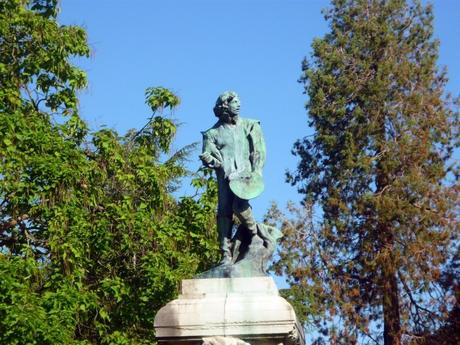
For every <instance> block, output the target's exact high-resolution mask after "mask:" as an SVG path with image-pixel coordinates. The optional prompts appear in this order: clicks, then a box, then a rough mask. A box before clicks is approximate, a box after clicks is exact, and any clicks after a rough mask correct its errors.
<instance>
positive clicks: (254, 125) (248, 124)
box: [241, 118, 260, 133]
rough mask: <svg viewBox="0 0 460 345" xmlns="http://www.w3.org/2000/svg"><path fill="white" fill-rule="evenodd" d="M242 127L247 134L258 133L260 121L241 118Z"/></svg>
mask: <svg viewBox="0 0 460 345" xmlns="http://www.w3.org/2000/svg"><path fill="white" fill-rule="evenodd" d="M241 120H243V126H244V127H245V128H246V130H247V131H248V133H252V132H253V131H257V132H258V131H260V121H259V120H256V119H249V118H242V119H241Z"/></svg>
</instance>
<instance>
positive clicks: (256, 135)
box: [249, 121, 266, 175]
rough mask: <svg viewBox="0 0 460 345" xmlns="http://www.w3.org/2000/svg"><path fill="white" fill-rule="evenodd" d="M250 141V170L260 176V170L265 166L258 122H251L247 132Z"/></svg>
mask: <svg viewBox="0 0 460 345" xmlns="http://www.w3.org/2000/svg"><path fill="white" fill-rule="evenodd" d="M249 138H250V141H251V146H252V147H251V163H252V170H253V171H254V172H256V173H258V174H260V175H262V169H263V167H264V165H265V156H266V149H265V140H264V136H263V133H262V128H261V126H260V121H253V122H252V123H251V128H250V132H249Z"/></svg>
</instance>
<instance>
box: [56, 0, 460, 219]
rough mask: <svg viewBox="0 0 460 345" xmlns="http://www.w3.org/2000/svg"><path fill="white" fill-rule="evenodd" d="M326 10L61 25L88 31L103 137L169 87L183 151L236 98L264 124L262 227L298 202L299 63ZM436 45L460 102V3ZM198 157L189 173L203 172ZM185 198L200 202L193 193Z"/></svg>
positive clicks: (94, 114) (193, 7)
mask: <svg viewBox="0 0 460 345" xmlns="http://www.w3.org/2000/svg"><path fill="white" fill-rule="evenodd" d="M328 4H329V1H326V0H232V1H224V0H193V1H192V0H182V1H180V0H168V1H166V0H162V1H161V0H130V1H128V0H123V1H122V0H98V1H94V0H62V1H61V5H62V11H61V15H60V19H59V20H60V22H61V23H62V24H76V25H81V26H83V27H84V28H85V29H86V30H87V32H88V35H89V43H90V46H91V48H92V56H91V58H90V59H87V60H86V61H80V60H79V61H78V65H80V66H81V67H82V68H83V69H84V70H85V71H87V73H88V77H89V87H88V89H87V90H85V91H83V92H82V93H81V113H82V115H83V117H84V118H85V119H86V120H87V121H88V122H89V124H90V126H91V127H92V128H93V129H95V128H97V127H98V126H101V125H106V126H108V127H111V128H115V129H116V130H118V131H120V132H122V133H124V132H125V131H126V130H127V129H129V128H140V127H142V126H143V125H144V124H145V123H146V121H147V118H148V116H149V115H150V114H149V109H148V108H147V106H145V105H144V90H145V88H146V87H149V86H164V87H167V88H170V89H171V90H173V91H174V92H175V93H176V94H177V95H178V96H179V97H180V98H181V101H182V103H181V105H180V107H179V108H178V109H177V111H176V113H175V118H176V119H178V120H179V122H182V123H183V125H182V127H181V128H180V130H179V133H178V137H177V141H176V144H175V145H176V148H180V147H182V146H184V145H186V144H189V143H192V142H195V141H201V134H200V131H203V130H205V129H207V128H209V127H211V126H212V125H213V124H214V122H215V117H214V114H213V112H212V108H213V105H214V103H215V100H216V98H217V96H218V95H219V94H220V93H222V92H223V91H225V90H234V91H236V92H238V93H239V95H240V98H241V103H242V106H241V114H242V116H244V117H250V118H256V119H259V120H261V123H262V127H263V130H264V134H265V139H266V142H267V163H266V167H265V171H264V175H265V185H266V189H265V192H264V193H263V195H262V196H260V197H259V198H257V199H255V200H253V202H252V205H253V207H254V210H255V213H256V216H257V218H259V220H260V219H261V218H262V216H263V214H264V213H265V211H266V209H267V208H268V206H269V204H270V201H271V200H276V201H278V202H279V203H280V205H284V204H285V202H286V201H287V200H290V199H291V200H299V198H300V197H299V196H298V194H297V192H296V190H295V188H293V187H290V186H289V185H288V184H286V183H285V182H284V174H285V171H286V169H293V168H294V167H295V163H296V158H295V157H293V156H292V155H291V154H290V150H291V148H292V144H293V143H294V141H295V140H296V139H298V138H301V137H303V136H305V135H308V134H311V133H312V132H311V130H310V129H309V128H308V127H307V117H306V111H305V109H304V104H305V101H306V96H305V95H303V94H302V91H303V89H302V85H300V84H298V83H297V79H298V78H299V76H300V73H301V70H300V63H301V60H302V58H303V57H304V56H306V55H308V54H309V53H310V51H311V48H310V44H311V42H312V39H313V38H314V37H319V36H322V35H323V34H324V33H325V32H326V30H327V23H326V22H325V21H324V19H323V16H322V14H321V9H322V8H324V7H327V6H328ZM433 4H434V9H435V36H436V37H437V38H439V39H440V41H441V48H440V60H439V63H440V65H446V66H447V67H448V71H449V73H448V75H449V78H450V81H449V85H448V90H449V91H451V92H452V93H453V94H454V95H460V66H459V61H460V49H459V47H458V46H457V45H458V43H459V37H460V26H459V22H458V20H459V19H460V1H459V0H436V1H434V2H433ZM198 154H199V152H198V151H197V152H196V153H195V155H194V156H193V157H192V162H191V163H190V168H191V169H192V170H196V169H197V168H198V166H199V162H198ZM183 192H184V193H187V192H192V189H191V187H188V188H187V186H184V189H183Z"/></svg>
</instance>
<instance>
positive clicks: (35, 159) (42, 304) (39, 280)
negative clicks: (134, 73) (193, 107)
mask: <svg viewBox="0 0 460 345" xmlns="http://www.w3.org/2000/svg"><path fill="white" fill-rule="evenodd" d="M57 12H58V7H57V1H55V0H30V1H24V0H5V1H1V2H0V84H1V88H0V161H1V163H0V276H1V280H0V343H2V344H26V343H27V344H61V343H62V344H73V343H81V344H89V343H98V344H129V343H151V342H152V341H154V330H153V319H154V316H155V313H156V311H157V310H158V309H159V308H160V307H161V306H162V305H164V304H165V303H166V302H168V301H169V300H171V299H173V298H174V296H175V295H176V293H177V288H178V283H179V282H180V280H181V279H184V278H188V277H191V276H193V275H194V274H195V273H196V272H197V271H203V270H205V269H207V268H209V266H210V265H211V264H212V263H213V262H215V261H216V259H217V255H218V246H217V239H216V231H215V219H214V210H215V205H216V198H217V191H216V186H215V184H214V182H213V181H212V180H211V179H210V178H209V177H210V175H209V172H207V171H202V172H199V173H198V174H195V175H194V176H192V177H193V182H192V183H193V185H194V186H195V187H196V190H197V193H196V195H194V196H188V197H182V198H177V197H175V194H174V193H175V192H176V190H177V187H178V183H179V182H180V181H182V180H181V179H182V178H184V177H186V176H190V173H189V172H188V171H187V169H186V168H185V162H184V159H186V157H187V155H188V154H189V152H190V151H191V150H192V149H193V145H191V146H187V147H185V148H183V149H181V150H179V151H177V152H171V144H172V141H173V139H174V136H175V134H176V128H177V124H176V123H175V121H174V120H173V119H172V118H171V115H170V113H171V111H172V110H173V109H174V108H175V107H177V106H178V104H179V99H178V98H177V96H175V95H174V94H173V93H171V92H170V91H169V90H167V89H165V88H162V87H153V88H148V89H147V90H146V104H147V106H148V107H149V108H150V109H151V115H150V118H149V120H148V122H147V124H146V125H145V126H144V127H143V128H142V129H140V130H130V131H128V133H126V134H125V135H120V134H118V133H117V132H116V131H115V130H113V129H106V128H103V129H98V130H90V129H89V128H88V126H87V125H86V123H85V121H84V120H83V119H82V118H81V117H80V115H79V111H78V94H77V92H78V90H80V89H82V88H84V87H85V86H86V74H85V73H84V72H83V71H82V70H80V69H79V68H77V67H76V66H74V65H73V64H72V63H71V60H72V58H75V57H86V56H88V55H89V53H90V50H89V48H88V45H87V42H86V33H85V31H84V30H83V29H82V28H80V27H77V26H63V25H59V24H58V23H57V21H56V15H57ZM176 194H177V193H176Z"/></svg>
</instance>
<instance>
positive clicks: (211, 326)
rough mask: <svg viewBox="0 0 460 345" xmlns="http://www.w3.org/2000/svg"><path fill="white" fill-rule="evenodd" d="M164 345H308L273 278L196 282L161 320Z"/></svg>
mask: <svg viewBox="0 0 460 345" xmlns="http://www.w3.org/2000/svg"><path fill="white" fill-rule="evenodd" d="M155 331H156V336H157V339H158V341H159V342H160V343H166V344H187V343H190V344H199V343H200V344H201V342H202V341H203V338H206V337H216V336H218V337H235V338H239V339H242V340H243V341H246V342H248V343H250V344H252V345H256V344H279V343H283V344H299V345H300V344H302V345H303V344H304V337H303V332H302V329H301V326H300V325H299V324H298V322H297V318H296V316H295V313H294V310H293V308H292V307H291V305H290V304H289V303H288V302H287V301H286V300H285V299H283V298H282V297H280V296H279V294H278V289H277V288H276V285H275V283H274V281H273V279H272V278H270V277H252V278H231V279H230V278H216V279H193V280H184V281H183V282H182V291H181V295H180V296H179V298H178V299H176V300H174V301H172V302H170V303H168V304H167V305H166V306H165V307H163V308H162V309H161V310H160V311H159V312H158V314H157V315H156V317H155Z"/></svg>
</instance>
